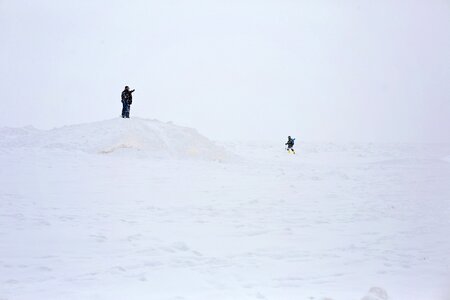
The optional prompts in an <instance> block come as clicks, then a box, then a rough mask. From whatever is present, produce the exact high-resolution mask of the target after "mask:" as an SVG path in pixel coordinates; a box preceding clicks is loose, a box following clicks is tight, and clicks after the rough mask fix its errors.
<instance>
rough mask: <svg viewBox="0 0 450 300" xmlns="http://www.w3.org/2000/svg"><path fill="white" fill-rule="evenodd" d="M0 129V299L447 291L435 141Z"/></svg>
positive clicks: (403, 295)
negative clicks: (289, 148) (246, 139)
mask: <svg viewBox="0 0 450 300" xmlns="http://www.w3.org/2000/svg"><path fill="white" fill-rule="evenodd" d="M0 135H1V140H0V164H1V166H2V167H1V169H0V299H8V300H25V299H26V300H28V299H33V300H36V299H46V300H49V299H55V300H56V299H69V300H71V299H73V300H75V299H77V300H78V299H105V300H106V299H107V300H111V299H117V300H119V299H132V300H133V299H157V300H159V299H192V300H199V299H200V300H202V299H208V300H209V299H244V300H245V299H273V300H278V299H283V300H289V299H295V300H297V299H308V300H324V299H334V300H353V299H354V300H361V299H364V300H386V299H414V300H416V299H417V300H420V299H423V300H433V299H436V300H441V299H444V300H446V299H450V298H449V297H450V288H449V287H450V256H449V255H448V254H449V253H450V240H449V238H448V237H449V236H450V223H449V215H450V185H449V182H450V164H449V163H448V162H447V161H445V160H443V159H442V158H443V157H446V156H448V153H450V146H449V145H405V144H384V145H383V144H346V143H344V144H331V143H322V144H320V143H316V144H313V143H302V142H301V140H300V139H297V141H298V145H297V148H296V150H297V153H298V154H297V155H289V154H287V153H286V152H285V151H284V148H283V141H280V143H278V144H277V143H269V144H241V143H231V144H226V145H225V146H224V147H225V149H224V148H223V147H219V146H217V145H216V144H215V143H213V142H211V141H209V140H208V139H207V138H205V137H202V136H200V135H199V134H197V133H196V132H195V131H193V130H191V129H187V128H182V127H178V126H176V125H173V124H165V123H161V122H158V121H149V120H142V119H134V120H133V119H131V120H121V119H114V120H108V121H104V122H97V123H92V124H85V125H76V126H68V127H64V128H60V129H54V130H50V131H40V130H36V129H33V128H23V129H14V128H8V129H2V130H0ZM230 153H235V154H237V155H238V156H239V157H240V159H239V160H234V159H229V160H228V159H222V158H223V157H233V156H232V154H230ZM191 158H194V159H191Z"/></svg>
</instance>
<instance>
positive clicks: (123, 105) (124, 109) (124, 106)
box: [122, 101, 127, 118]
mask: <svg viewBox="0 0 450 300" xmlns="http://www.w3.org/2000/svg"><path fill="white" fill-rule="evenodd" d="M126 111H127V105H126V104H125V102H123V101H122V118H125V114H126Z"/></svg>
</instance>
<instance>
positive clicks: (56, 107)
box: [0, 0, 450, 142]
mask: <svg viewBox="0 0 450 300" xmlns="http://www.w3.org/2000/svg"><path fill="white" fill-rule="evenodd" d="M0 41H1V47H0V66H1V68H0V86H1V103H2V117H1V118H0V126H11V127H18V126H25V125H33V126H35V127H38V128H52V127H55V126H62V125H69V124H74V123H83V122H90V121H98V120H104V119H110V118H117V117H119V115H120V113H121V103H120V94H121V91H122V90H123V87H124V86H125V85H129V86H130V87H131V88H135V89H136V92H135V93H134V98H133V105H132V106H131V116H132V117H133V116H139V117H143V118H150V119H153V118H156V119H159V120H162V121H172V122H174V123H177V124H180V125H185V126H189V127H194V128H196V129H198V130H199V131H200V132H201V133H203V134H205V135H206V136H208V137H210V138H212V139H216V140H243V139H249V140H263V141H269V140H272V141H278V140H281V142H284V139H285V138H286V136H287V135H293V136H295V137H297V141H300V140H305V141H362V142H450V134H449V132H450V84H449V83H450V2H449V1H443V0H430V1H423V0H411V1H401V0H400V1H389V0H380V1H313V0H311V1H287V0H285V1H275V0H273V1H269V0H262V1H250V0H244V1H233V0H231V1H230V0H227V1H103V0H102V1H100V0H99V1H47V0H40V1H23V0H14V1H13V0H0Z"/></svg>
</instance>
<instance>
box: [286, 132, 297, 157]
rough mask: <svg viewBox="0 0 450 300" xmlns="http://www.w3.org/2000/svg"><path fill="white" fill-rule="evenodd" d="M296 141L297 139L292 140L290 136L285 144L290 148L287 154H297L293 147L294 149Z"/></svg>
mask: <svg viewBox="0 0 450 300" xmlns="http://www.w3.org/2000/svg"><path fill="white" fill-rule="evenodd" d="M294 141H295V139H293V138H291V136H288V141H287V143H286V144H285V145H287V146H288V147H287V149H286V150H287V152H290V151H292V153H293V154H295V150H294V148H292V147H294Z"/></svg>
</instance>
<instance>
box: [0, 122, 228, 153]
mask: <svg viewBox="0 0 450 300" xmlns="http://www.w3.org/2000/svg"><path fill="white" fill-rule="evenodd" d="M0 135H1V136H2V140H1V141H0V146H1V147H2V148H4V149H5V148H6V149H8V148H25V147H32V148H36V149H58V150H67V151H83V152H87V153H96V154H103V155H119V154H121V153H122V154H123V153H128V154H129V153H138V154H141V155H146V156H152V157H158V158H165V157H170V158H177V159H186V158H194V159H204V160H216V161H221V160H225V159H226V158H228V157H230V155H229V154H228V153H227V152H226V151H225V150H224V149H223V148H222V147H220V146H217V145H216V144H215V143H214V142H212V141H210V140H209V139H208V138H206V137H204V136H202V135H201V134H199V133H198V132H197V131H196V130H195V129H192V128H187V127H182V126H177V125H175V124H172V123H170V122H168V123H164V122H160V121H157V120H148V119H141V118H132V119H121V118H116V119H111V120H106V121H100V122H94V123H88V124H80V125H71V126H64V127H61V128H55V129H52V130H38V129H35V128H33V127H24V128H2V129H0Z"/></svg>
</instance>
